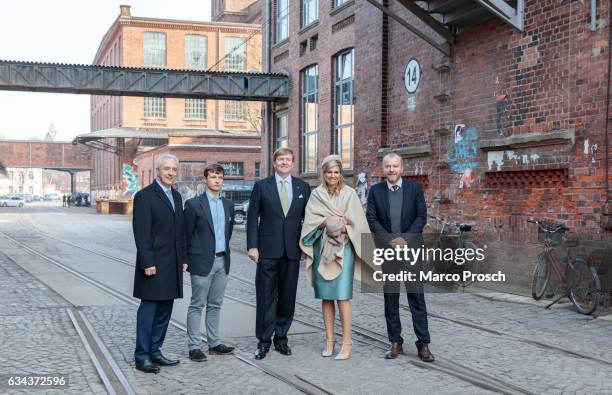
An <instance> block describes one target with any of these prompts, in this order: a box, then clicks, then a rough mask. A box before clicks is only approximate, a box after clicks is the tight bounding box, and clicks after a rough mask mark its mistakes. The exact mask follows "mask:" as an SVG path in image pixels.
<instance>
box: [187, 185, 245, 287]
mask: <svg viewBox="0 0 612 395" xmlns="http://www.w3.org/2000/svg"><path fill="white" fill-rule="evenodd" d="M221 201H222V202H223V209H224V211H225V245H226V251H225V273H226V274H229V270H230V247H229V243H230V239H231V237H232V231H233V230H234V202H232V201H231V200H228V199H226V198H221ZM184 217H185V227H186V232H185V233H186V237H187V259H188V264H189V268H188V271H189V272H190V273H191V274H195V275H198V276H207V275H208V273H210V270H211V269H212V266H213V263H214V261H215V245H216V244H215V230H214V227H213V219H212V213H211V211H210V205H209V204H208V198H207V197H206V193H203V194H202V195H200V196H197V197H194V198H191V199H189V200H187V202H186V203H185V213H184Z"/></svg>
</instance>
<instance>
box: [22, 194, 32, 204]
mask: <svg viewBox="0 0 612 395" xmlns="http://www.w3.org/2000/svg"><path fill="white" fill-rule="evenodd" d="M23 197H24V198H25V201H26V202H28V203H30V202H31V201H32V200H34V197H33V196H32V195H29V194H25V195H23Z"/></svg>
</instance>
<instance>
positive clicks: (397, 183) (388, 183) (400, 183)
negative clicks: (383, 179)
mask: <svg viewBox="0 0 612 395" xmlns="http://www.w3.org/2000/svg"><path fill="white" fill-rule="evenodd" d="M395 185H397V186H398V187H400V188H401V187H402V177H400V178H399V180H397V182H396V183H395ZM392 186H393V184H391V183H390V182H389V180H387V188H389V190H390V191H392V190H393V188H392Z"/></svg>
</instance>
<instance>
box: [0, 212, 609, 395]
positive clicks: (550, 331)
mask: <svg viewBox="0 0 612 395" xmlns="http://www.w3.org/2000/svg"><path fill="white" fill-rule="evenodd" d="M65 211H66V210H61V209H59V210H55V211H47V212H45V213H44V215H41V214H40V213H36V212H32V213H31V214H27V215H17V214H15V215H14V216H13V217H11V221H13V222H12V223H11V229H15V228H23V229H30V231H31V230H32V228H33V227H34V226H35V227H36V229H38V230H41V231H44V232H48V233H52V234H53V235H54V236H56V237H61V238H63V239H65V240H68V241H70V242H73V243H75V244H78V245H82V246H86V247H87V248H92V249H94V250H96V251H100V252H104V253H107V254H109V255H113V256H117V257H121V258H123V259H128V260H133V257H134V254H135V248H134V244H133V237H132V234H131V222H130V219H129V218H127V217H122V216H99V215H95V214H92V211H91V210H89V211H87V210H82V211H81V212H79V213H75V212H71V213H70V216H69V217H68V215H69V214H68V213H66V212H65ZM17 223H19V225H17ZM6 229H8V228H7V226H6V225H5V224H2V223H0V230H6ZM245 244H246V243H245V237H244V231H242V230H239V229H236V230H235V232H234V237H233V240H232V245H233V251H234V254H233V258H232V273H233V274H234V275H237V276H240V277H243V278H245V279H247V280H250V281H252V280H253V279H254V277H255V265H254V264H253V263H251V262H249V260H248V258H246V256H244V255H242V254H240V253H239V251H244V250H245V248H244V247H245ZM56 248H58V249H61V248H62V247H61V246H60V245H57V246H56ZM358 290H359V288H358V287H356V288H355V292H354V303H353V319H354V323H355V324H356V325H358V326H361V327H363V328H366V329H368V330H371V331H375V332H377V333H379V334H381V336H384V334H385V333H386V329H385V321H384V316H383V302H382V299H381V298H380V296H378V295H368V294H361V293H360V292H358ZM227 294H228V295H232V296H235V297H239V298H241V299H245V300H247V301H250V302H254V300H255V296H254V288H253V287H252V286H250V285H247V284H244V283H242V282H239V281H237V280H235V279H232V280H230V283H229V285H228V289H227ZM298 301H299V302H300V303H303V304H305V305H307V306H310V307H312V308H314V309H317V311H316V312H313V311H310V310H309V309H304V308H301V307H300V306H298V307H297V311H296V318H299V319H303V320H304V321H307V322H310V323H313V324H315V325H321V324H322V320H321V317H320V314H319V313H318V310H319V309H320V306H319V302H318V301H317V300H315V299H314V298H313V293H312V289H311V287H310V286H309V284H308V283H307V280H306V278H305V275H304V273H303V272H302V273H301V278H300V282H299V287H298ZM403 301H404V302H405V296H404V297H403ZM427 303H428V309H429V311H430V312H433V313H436V314H440V315H442V316H444V317H448V318H451V319H460V320H465V321H468V322H471V323H474V324H478V325H482V326H485V327H487V328H490V329H492V330H497V331H501V332H506V333H508V334H511V335H514V336H519V337H523V338H527V339H531V340H536V341H540V342H544V343H547V344H551V345H554V346H557V347H561V348H564V349H567V350H571V351H575V352H579V353H582V354H587V355H592V356H594V357H597V358H600V359H603V360H607V361H611V362H612V355H611V354H612V340H611V339H610V333H612V322H609V321H604V320H601V319H593V318H592V317H587V316H582V315H579V314H577V313H576V312H575V311H574V310H573V309H571V308H570V307H569V306H567V305H561V306H559V307H555V308H553V309H551V310H544V309H543V308H542V307H540V306H535V305H529V304H518V303H507V302H500V301H495V300H488V299H485V298H482V297H480V296H477V295H472V294H469V293H464V294H428V295H427ZM129 309H130V307H121V308H115V307H108V306H106V307H91V308H87V309H86V311H87V314H88V317H89V318H90V320H92V321H95V324H94V325H99V326H100V328H101V329H102V328H104V329H106V326H105V325H106V324H105V323H108V322H114V321H118V322H121V323H122V324H121V325H117V327H116V328H115V325H111V328H109V329H108V331H109V332H108V334H104V335H105V336H108V339H107V338H105V341H108V342H109V343H110V344H112V345H109V344H107V345H109V348H111V349H112V351H113V354H114V355H117V356H116V358H117V359H118V360H121V361H122V364H124V365H125V367H126V369H127V367H128V366H129V364H130V363H131V362H130V361H131V347H132V346H130V345H132V344H133V338H132V336H133V331H132V330H130V331H129V333H128V331H126V329H125V328H128V327H132V328H133V323H132V322H131V321H130V320H132V319H133V318H132V317H133V316H134V314H133V313H130V312H129ZM114 315H117V317H115V316H114ZM122 317H123V318H122ZM402 322H403V324H404V337H405V339H406V343H407V345H409V344H410V343H411V342H412V341H413V340H414V339H413V338H414V335H413V333H412V330H411V329H412V328H411V323H410V317H409V314H408V312H406V311H402ZM122 330H123V333H121V331H122ZM430 330H431V333H432V351H433V352H434V354H435V355H436V357H437V358H438V359H439V360H441V361H447V362H450V363H457V364H459V365H461V366H465V367H469V368H471V369H475V370H478V371H481V372H484V373H486V374H488V375H490V376H494V377H497V378H499V379H500V380H504V381H506V382H510V383H513V384H516V385H518V386H520V387H522V388H524V389H527V390H529V391H533V392H535V393H602V394H608V393H609V394H612V367H611V365H610V364H605V363H601V362H597V361H593V360H589V359H581V358H578V357H574V356H570V355H567V354H563V353H560V352H558V351H554V350H550V349H545V348H542V347H538V346H536V345H533V344H528V343H524V342H521V341H519V340H517V339H512V338H510V337H508V336H503V335H501V336H500V335H495V334H492V333H489V332H484V331H481V330H478V329H475V328H470V327H467V326H463V325H459V324H457V323H453V322H449V321H448V320H441V319H437V318H431V319H430ZM177 331H178V330H177V329H175V328H173V329H170V330H169V335H168V341H169V342H168V343H167V347H168V352H169V353H177V355H180V354H181V352H182V350H183V349H184V339H183V338H184V335H182V334H180V333H177ZM101 335H102V334H101ZM357 338H358V337H357ZM117 342H119V343H122V344H116V343H117ZM173 342H178V343H176V344H174V343H173ZM232 342H234V343H236V345H238V346H239V347H240V348H241V349H244V350H248V351H253V348H254V345H255V339H254V338H253V337H249V338H233V339H232ZM290 342H291V345H292V347H293V349H294V356H293V357H289V358H287V357H284V356H282V355H280V354H278V353H274V352H272V353H271V354H270V356H269V357H268V358H266V359H265V360H264V362H263V363H264V364H265V365H269V366H272V367H275V368H277V369H281V370H283V371H287V372H289V374H297V375H303V377H304V378H305V379H309V380H314V381H315V382H316V383H317V384H321V385H322V386H323V387H324V388H326V389H328V390H330V391H332V392H334V393H360V392H361V393H369V392H374V391H375V392H378V393H388V392H398V388H406V383H419V385H418V388H414V387H411V388H409V389H407V390H406V392H410V393H412V392H423V393H424V392H436V393H437V392H440V393H474V392H478V391H481V390H480V389H479V388H477V387H474V386H472V385H471V384H468V383H466V382H463V381H460V380H458V379H456V378H454V377H450V376H448V375H446V374H442V373H439V372H432V371H429V370H422V369H419V368H417V367H415V366H413V365H410V364H409V363H407V362H406V361H405V360H402V359H400V360H396V361H385V360H383V359H381V358H379V357H380V354H381V350H379V349H376V348H373V347H371V346H368V345H365V344H362V343H355V349H354V356H353V358H352V359H351V360H349V361H342V362H340V361H332V360H330V359H323V358H320V357H319V352H320V347H321V346H323V342H324V338H323V334H321V333H316V334H300V335H294V336H292V337H291V339H290ZM408 347H409V346H408ZM410 348H411V347H409V350H408V351H410V352H412V353H414V351H413V350H411V349H410ZM122 353H127V354H126V355H123V354H122ZM119 355H121V357H119ZM183 357H184V355H183ZM210 362H213V360H212V359H211V361H210ZM210 362H209V363H208V364H207V365H206V366H205V368H206V367H212V366H213V363H210ZM236 363H238V365H237V366H238V368H239V369H240V371H241V372H242V370H243V369H245V370H247V368H248V365H246V364H243V363H241V362H239V361H236ZM188 364H189V362H188V361H187V363H185V365H188ZM124 365H122V367H123V366H124ZM214 365H216V364H214ZM182 369H189V367H185V366H183V367H182ZM213 369H216V366H215V368H213ZM230 369H233V368H230ZM343 370H346V371H347V372H349V374H350V380H348V382H347V383H344V381H342V383H341V382H340V381H339V380H338V379H337V378H338V376H339V375H341V374H342V373H340V372H342V371H343ZM128 371H129V370H128ZM378 371H380V375H379V376H380V377H378V376H377V375H376V374H377V373H378ZM190 372H192V371H190ZM133 374H134V373H132V375H133ZM168 374H170V373H168ZM183 374H185V375H186V376H183ZM193 374H196V375H197V373H193ZM175 375H176V376H177V377H179V379H178V380H183V378H181V377H188V376H189V374H188V373H186V372H183V371H182V370H180V371H179V370H178V369H177V370H176V371H175ZM158 376H161V375H158ZM381 377H382V378H384V380H381V379H380V378H381ZM159 378H160V379H161V377H159ZM396 378H397V380H396ZM185 380H186V381H184V382H183V384H182V385H183V388H191V389H192V390H193V391H196V392H197V391H200V390H203V391H204V387H202V388H200V387H198V385H199V384H190V383H189V382H188V379H185ZM381 381H383V382H385V383H387V384H385V385H382V386H381V385H380V384H378V383H380V382H381ZM207 382H208V380H207ZM139 385H143V388H154V386H151V387H147V385H148V384H146V383H144V384H139ZM151 385H152V384H151ZM191 385H193V387H192V386H191ZM402 385H404V386H403V387H402ZM247 387H248V386H247ZM168 388H172V387H168ZM176 388H177V389H178V387H176ZM205 388H210V386H208V387H205ZM399 392H402V391H401V390H400V391H399Z"/></svg>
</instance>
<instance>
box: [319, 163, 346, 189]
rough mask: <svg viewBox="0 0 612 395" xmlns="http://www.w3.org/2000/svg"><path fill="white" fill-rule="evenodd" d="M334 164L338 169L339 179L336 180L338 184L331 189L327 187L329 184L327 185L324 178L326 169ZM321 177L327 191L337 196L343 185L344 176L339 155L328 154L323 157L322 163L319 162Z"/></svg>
mask: <svg viewBox="0 0 612 395" xmlns="http://www.w3.org/2000/svg"><path fill="white" fill-rule="evenodd" d="M334 166H338V169H339V170H340V180H339V181H338V185H336V186H335V187H334V188H333V189H332V188H330V187H329V185H327V181H326V180H325V173H327V171H328V170H329V169H331V168H332V167H334ZM321 177H322V178H323V185H324V186H325V189H327V192H329V193H330V194H332V195H336V196H338V195H339V194H340V191H341V190H342V188H343V187H344V176H343V175H342V159H340V156H338V155H330V156H328V157H327V158H325V159H323V163H322V164H321Z"/></svg>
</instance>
